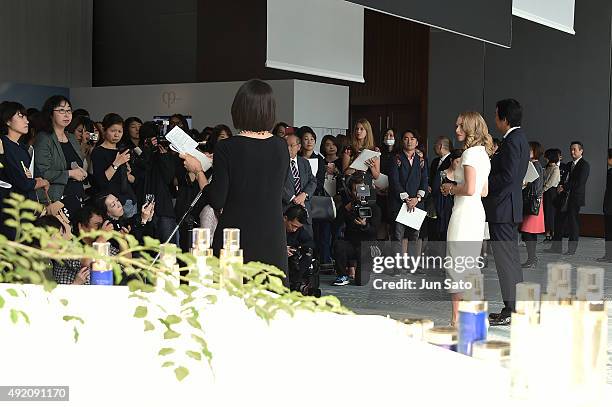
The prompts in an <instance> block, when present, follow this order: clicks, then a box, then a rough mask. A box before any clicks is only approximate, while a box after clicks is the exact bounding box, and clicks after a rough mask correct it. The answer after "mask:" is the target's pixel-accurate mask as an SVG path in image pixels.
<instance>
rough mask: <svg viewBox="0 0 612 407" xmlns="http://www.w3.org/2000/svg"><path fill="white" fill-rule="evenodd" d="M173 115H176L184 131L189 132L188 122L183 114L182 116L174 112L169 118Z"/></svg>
mask: <svg viewBox="0 0 612 407" xmlns="http://www.w3.org/2000/svg"><path fill="white" fill-rule="evenodd" d="M173 117H176V118H177V119H179V120H180V122H181V129H182V130H183V131H184V132H185V133H189V122H188V121H187V119H186V118H185V116H183V115H182V114H180V113H174V114H173V115H172V116H170V119H172V118H173Z"/></svg>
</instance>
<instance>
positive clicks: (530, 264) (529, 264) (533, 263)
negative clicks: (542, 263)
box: [521, 259, 538, 269]
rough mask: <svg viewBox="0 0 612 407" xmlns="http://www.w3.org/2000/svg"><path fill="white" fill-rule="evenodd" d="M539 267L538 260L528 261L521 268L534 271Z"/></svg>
mask: <svg viewBox="0 0 612 407" xmlns="http://www.w3.org/2000/svg"><path fill="white" fill-rule="evenodd" d="M537 266H538V260H537V259H534V260H527V261H526V262H525V263H523V264H521V268H523V269H534V268H536V267H537Z"/></svg>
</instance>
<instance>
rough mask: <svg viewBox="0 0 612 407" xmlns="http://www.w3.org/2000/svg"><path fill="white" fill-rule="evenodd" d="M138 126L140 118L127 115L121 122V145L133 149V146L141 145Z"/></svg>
mask: <svg viewBox="0 0 612 407" xmlns="http://www.w3.org/2000/svg"><path fill="white" fill-rule="evenodd" d="M140 126H142V120H140V119H139V118H138V117H134V116H132V117H128V118H127V119H125V122H124V123H123V137H122V139H121V142H120V144H121V147H122V148H129V149H134V148H135V147H142V143H141V139H140Z"/></svg>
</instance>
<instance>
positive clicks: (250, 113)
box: [232, 79, 276, 131]
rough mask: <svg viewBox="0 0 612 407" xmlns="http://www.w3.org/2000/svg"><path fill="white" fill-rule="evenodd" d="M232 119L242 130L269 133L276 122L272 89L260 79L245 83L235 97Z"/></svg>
mask: <svg viewBox="0 0 612 407" xmlns="http://www.w3.org/2000/svg"><path fill="white" fill-rule="evenodd" d="M232 119H233V121H234V127H235V128H237V129H240V130H249V131H269V130H270V129H271V128H272V126H274V122H275V121H276V100H274V94H273V92H272V87H271V86H270V85H268V84H267V83H266V82H264V81H261V80H259V79H251V80H250V81H248V82H245V83H244V84H243V85H242V86H241V87H240V89H238V92H237V93H236V96H235V97H234V102H233V103H232Z"/></svg>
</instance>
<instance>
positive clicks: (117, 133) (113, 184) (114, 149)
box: [91, 113, 137, 217]
mask: <svg viewBox="0 0 612 407" xmlns="http://www.w3.org/2000/svg"><path fill="white" fill-rule="evenodd" d="M102 126H103V128H104V133H103V137H102V138H101V139H100V141H99V142H98V145H97V146H96V148H94V149H93V152H92V153H91V161H92V165H93V178H94V181H95V187H96V191H97V192H98V194H112V195H114V196H116V197H117V198H119V200H120V201H121V204H122V206H123V207H124V208H125V212H126V215H127V216H128V217H131V216H133V215H134V214H135V213H136V211H137V202H136V194H135V193H134V190H133V189H132V186H131V185H132V183H134V181H135V178H134V176H133V175H132V174H131V168H130V165H129V162H130V158H131V151H130V150H129V149H124V150H120V149H119V147H118V144H119V142H120V141H121V138H122V135H123V119H122V118H121V116H119V115H118V114H116V113H109V114H107V115H106V116H104V120H102Z"/></svg>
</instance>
